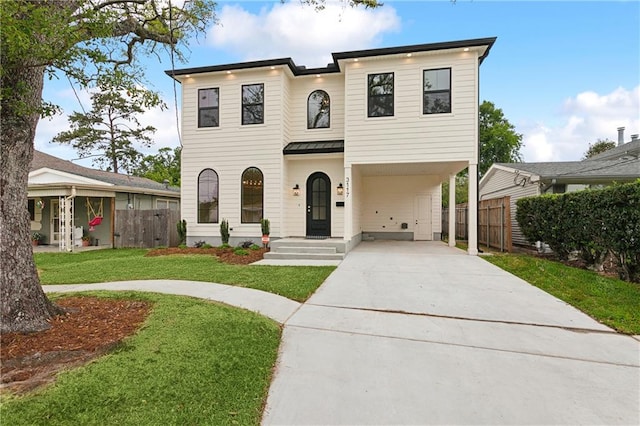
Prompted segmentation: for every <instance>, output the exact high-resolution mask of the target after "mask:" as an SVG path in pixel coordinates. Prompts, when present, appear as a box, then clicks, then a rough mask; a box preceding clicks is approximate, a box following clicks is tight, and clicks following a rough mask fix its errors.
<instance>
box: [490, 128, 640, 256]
mask: <svg viewBox="0 0 640 426" xmlns="http://www.w3.org/2000/svg"><path fill="white" fill-rule="evenodd" d="M622 130H624V129H622ZM638 178H640V141H639V140H638V138H637V135H633V136H632V140H631V141H630V142H628V143H626V144H625V143H624V139H622V136H621V137H619V141H618V146H617V147H615V148H613V149H611V150H609V151H606V152H603V153H601V154H599V155H597V156H594V157H592V158H589V159H587V160H583V161H566V162H545V163H496V164H493V165H492V166H491V167H490V168H489V170H488V171H487V173H486V174H485V175H484V176H483V177H482V179H481V180H480V186H479V195H480V200H488V199H493V198H501V197H505V196H509V197H510V206H511V235H512V243H513V244H517V245H529V242H528V241H527V240H526V239H525V238H524V237H523V235H522V232H521V231H520V227H519V226H518V222H517V221H516V201H517V200H519V199H520V198H523V197H531V196H536V195H541V194H558V193H565V192H572V191H579V190H582V189H585V188H590V187H599V186H604V185H611V184H612V183H614V182H633V181H635V180H636V179H638Z"/></svg>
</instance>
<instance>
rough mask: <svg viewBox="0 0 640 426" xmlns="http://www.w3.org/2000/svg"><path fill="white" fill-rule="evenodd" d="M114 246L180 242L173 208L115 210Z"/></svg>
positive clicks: (167, 245) (143, 246) (176, 215)
mask: <svg viewBox="0 0 640 426" xmlns="http://www.w3.org/2000/svg"><path fill="white" fill-rule="evenodd" d="M115 216H116V220H115V228H114V237H115V238H114V240H115V247H138V248H153V247H158V246H166V247H175V246H177V245H178V244H180V239H179V237H178V230H177V228H176V224H177V223H178V221H179V220H180V212H179V211H175V210H167V209H162V210H116V214H115Z"/></svg>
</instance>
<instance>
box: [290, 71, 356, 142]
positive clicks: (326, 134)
mask: <svg viewBox="0 0 640 426" xmlns="http://www.w3.org/2000/svg"><path fill="white" fill-rule="evenodd" d="M314 90H324V91H325V92H327V93H328V94H329V98H330V101H331V103H330V118H329V120H330V121H329V126H330V127H329V128H328V129H307V100H308V98H309V95H310V94H311V92H313V91H314ZM290 114H291V115H290V117H291V141H296V142H300V141H318V140H335V139H344V75H343V74H323V75H322V76H321V77H316V76H305V77H297V78H296V79H295V80H293V81H292V92H291V109H290Z"/></svg>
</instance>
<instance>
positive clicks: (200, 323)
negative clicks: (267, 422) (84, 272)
mask: <svg viewBox="0 0 640 426" xmlns="http://www.w3.org/2000/svg"><path fill="white" fill-rule="evenodd" d="M91 294H92V295H99V296H101V297H113V298H130V299H135V300H148V301H151V302H153V303H154V308H153V311H152V313H151V315H150V316H149V318H148V319H147V321H146V322H145V324H144V325H143V327H142V328H141V329H140V330H139V332H138V333H137V334H136V335H134V336H132V337H130V338H128V339H125V340H124V341H123V342H122V343H121V344H120V346H119V347H118V348H117V349H116V350H115V351H113V352H111V353H110V354H108V355H106V356H104V357H102V358H99V359H98V360H96V361H94V362H92V363H90V364H88V365H86V366H84V367H80V368H78V369H75V370H72V371H69V372H66V373H63V374H61V375H60V377H59V379H58V381H57V383H56V384H54V385H53V386H50V387H48V388H46V389H44V390H42V391H39V392H37V393H34V394H30V395H27V396H23V397H18V398H16V397H9V398H5V400H4V401H3V402H2V404H1V405H0V418H1V419H2V424H6V425H14V426H16V425H79V424H81V425H103V424H104V425H109V424H111V425H165V424H174V425H177V424H184V425H196V424H200V425H204V424H242V425H245V424H246V425H251V424H255V425H257V424H259V422H260V418H261V413H262V409H263V406H264V402H265V400H266V395H267V391H268V387H269V382H270V380H271V375H272V369H273V367H274V365H275V362H276V357H277V351H278V345H279V341H280V328H279V326H278V325H277V324H276V323H275V322H273V321H271V320H269V319H267V318H265V317H262V316H260V315H258V314H254V313H252V312H248V311H244V310H240V309H237V308H233V307H229V306H225V305H221V304H216V303H212V302H206V301H202V300H197V299H191V298H186V297H178V296H166V295H158V294H151V293H133V292H127V293H118V294H117V295H114V294H113V293H111V294H109V293H105V292H99V293H98V292H96V293H91Z"/></svg>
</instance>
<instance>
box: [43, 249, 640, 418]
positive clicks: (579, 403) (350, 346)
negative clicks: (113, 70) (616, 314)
mask: <svg viewBox="0 0 640 426" xmlns="http://www.w3.org/2000/svg"><path fill="white" fill-rule="evenodd" d="M44 288H45V291H47V292H54V291H55V292H74V291H85V290H87V291H88V290H138V291H152V292H161V293H169V294H179V295H185V296H193V297H199V298H203V299H208V300H216V301H220V302H224V303H228V304H230V305H235V306H239V307H242V308H246V309H248V310H252V311H255V312H259V313H261V314H263V315H265V316H267V317H270V318H272V319H274V320H276V321H278V322H279V323H281V324H285V327H284V332H283V340H282V343H281V346H280V354H279V359H278V365H277V369H276V373H275V377H274V380H273V382H272V384H271V388H270V391H269V397H268V400H267V406H266V408H265V413H264V417H263V424H265V425H271V424H282V425H285V424H286V425H293V424H296V425H305V424H332V425H339V424H344V425H346V424H634V425H635V424H640V342H638V341H637V340H634V339H633V338H631V337H629V336H624V335H619V334H616V333H614V332H613V331H612V330H610V329H609V328H607V327H605V326H603V325H602V324H599V323H598V322H596V321H594V320H593V319H591V318H589V317H588V316H586V315H584V314H582V313H581V312H579V311H577V310H576V309H574V308H572V307H571V306H569V305H567V304H565V303H564V302H561V301H559V300H558V299H555V298H554V297H552V296H550V295H548V294H547V293H545V292H543V291H541V290H538V289H537V288H535V287H533V286H531V285H529V284H527V283H526V282H524V281H522V280H520V279H518V278H516V277H514V276H512V275H510V274H508V273H506V272H504V271H502V270H501V269H499V268H497V267H495V266H493V265H491V264H489V263H488V262H485V261H484V260H482V259H481V258H478V257H473V256H467V255H466V254H465V253H464V252H462V251H460V250H457V249H453V248H450V247H447V246H446V245H444V244H442V243H435V242H431V243H427V242H425V243H421V242H383V241H376V242H363V243H362V244H360V245H359V246H358V247H357V248H356V249H355V250H354V251H352V252H351V253H349V255H348V256H347V257H346V258H345V260H344V261H343V262H342V263H341V264H340V265H339V267H338V269H336V271H334V273H333V274H331V275H330V276H329V278H328V279H327V281H326V282H325V283H324V284H323V285H322V286H321V287H320V289H319V290H318V291H317V292H316V293H315V294H314V295H313V296H312V297H311V298H310V299H309V301H308V302H307V303H305V304H304V305H300V304H299V303H297V302H294V301H291V300H289V299H286V298H284V297H280V296H277V295H274V294H271V293H266V292H262V291H259V290H252V289H247V288H241V287H233V286H226V285H221V284H211V283H202V282H193V281H168V280H149V281H126V282H115V283H100V284H83V285H68V286H62V285H56V286H44Z"/></svg>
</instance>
